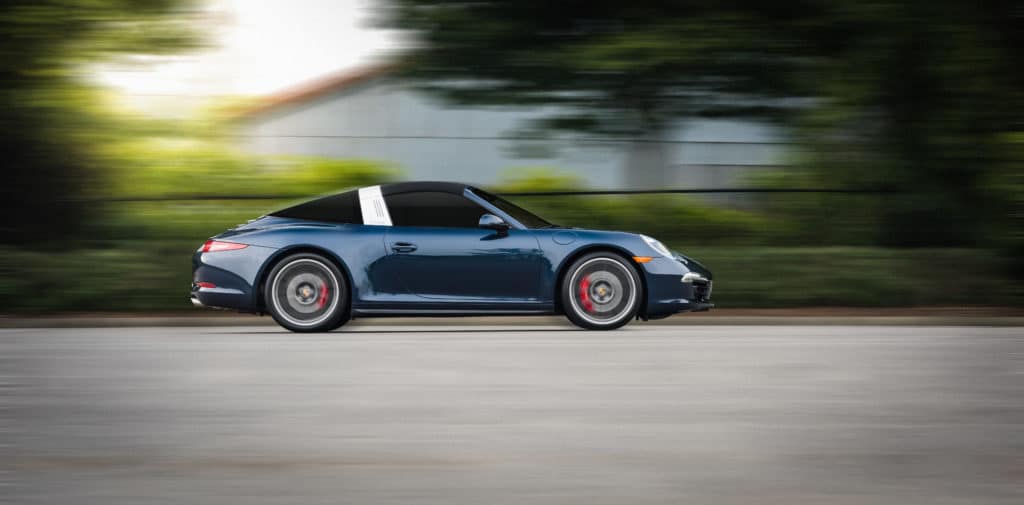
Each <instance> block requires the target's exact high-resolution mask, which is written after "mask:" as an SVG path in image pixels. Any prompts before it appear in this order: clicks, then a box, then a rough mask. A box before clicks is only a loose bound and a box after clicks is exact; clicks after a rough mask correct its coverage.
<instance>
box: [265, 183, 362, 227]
mask: <svg viewBox="0 0 1024 505" xmlns="http://www.w3.org/2000/svg"><path fill="white" fill-rule="evenodd" d="M270 215H271V216H277V217H290V218H293V219H309V220H310V221H326V222H328V223H348V224H363V214H362V211H361V210H360V209H359V192H358V191H347V192H345V193H338V194H337V195H331V196H325V197H323V198H318V199H316V200H313V201H309V202H306V203H300V204H298V205H296V206H294V207H288V208H287V209H282V210H279V211H277V212H271V213H270Z"/></svg>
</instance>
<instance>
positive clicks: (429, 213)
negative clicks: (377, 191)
mask: <svg viewBox="0 0 1024 505" xmlns="http://www.w3.org/2000/svg"><path fill="white" fill-rule="evenodd" d="M384 200H385V201H386V202H387V204H388V213H389V214H391V222H392V224H393V225H394V226H440V227H447V228H476V227H477V225H478V224H479V222H480V216H482V215H483V214H486V213H487V211H486V210H484V208H483V207H480V206H479V205H477V204H475V203H473V202H471V201H469V200H467V199H466V198H465V197H464V196H462V195H456V194H453V193H441V192H433V191H424V192H418V193H400V194H397V195H388V196H385V197H384Z"/></svg>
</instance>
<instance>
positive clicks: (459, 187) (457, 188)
mask: <svg viewBox="0 0 1024 505" xmlns="http://www.w3.org/2000/svg"><path fill="white" fill-rule="evenodd" d="M468 187H471V186H469V185H468V184H462V183H459V182H438V181H411V182H396V183H393V184H381V185H380V192H381V193H383V194H385V195H396V194H398V193H413V192H417V191H436V192H438V193H455V194H457V195H461V194H462V193H463V192H464V191H465V190H466V188H468Z"/></svg>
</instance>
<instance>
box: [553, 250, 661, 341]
mask: <svg viewBox="0 0 1024 505" xmlns="http://www.w3.org/2000/svg"><path fill="white" fill-rule="evenodd" d="M598 258H600V259H606V260H613V261H615V262H617V263H619V264H621V265H622V267H623V268H624V269H625V270H626V272H627V273H628V275H629V276H630V277H631V278H632V279H633V286H634V295H633V305H632V306H631V307H630V308H629V309H628V310H627V313H626V314H625V315H623V316H622V317H621V318H619V319H617V320H616V321H615V322H613V323H607V324H599V323H594V322H592V321H588V320H587V319H585V318H584V317H582V316H581V315H580V314H579V312H578V309H577V308H576V306H575V303H574V302H573V299H572V294H573V289H574V288H573V286H572V281H573V277H574V276H575V274H576V272H577V271H578V270H579V269H580V267H582V266H583V265H585V264H587V263H588V262H590V261H591V260H594V259H598ZM642 289H643V283H642V282H641V280H640V274H639V272H637V271H636V268H635V267H634V266H633V265H632V263H630V262H629V261H627V260H626V258H625V257H623V256H622V255H619V254H616V253H612V252H604V251H600V252H593V253H588V254H584V255H583V256H581V257H580V258H578V259H577V260H576V261H574V262H573V263H572V265H570V266H569V268H568V269H566V271H565V275H563V276H562V281H561V294H562V296H561V298H562V300H561V301H562V311H563V312H565V316H566V317H567V318H568V319H569V321H570V322H572V323H573V324H575V325H576V326H579V327H581V328H585V329H588V330H614V329H616V328H621V327H622V326H625V325H626V324H627V323H629V322H630V321H632V320H633V319H634V318H635V317H636V314H637V312H638V311H639V310H640V303H641V300H642V293H641V290H642Z"/></svg>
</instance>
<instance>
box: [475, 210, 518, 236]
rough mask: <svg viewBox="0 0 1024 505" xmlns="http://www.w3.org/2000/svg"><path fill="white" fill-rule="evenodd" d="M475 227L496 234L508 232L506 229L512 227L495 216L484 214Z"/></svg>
mask: <svg viewBox="0 0 1024 505" xmlns="http://www.w3.org/2000/svg"><path fill="white" fill-rule="evenodd" d="M477 226H479V227H481V228H484V229H487V230H495V231H498V232H505V231H508V229H509V228H511V227H512V226H511V225H509V224H508V223H506V222H505V220H504V219H502V218H500V217H498V216H495V215H494V214H484V215H482V216H480V222H479V223H478V224H477Z"/></svg>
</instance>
